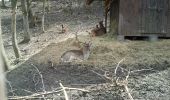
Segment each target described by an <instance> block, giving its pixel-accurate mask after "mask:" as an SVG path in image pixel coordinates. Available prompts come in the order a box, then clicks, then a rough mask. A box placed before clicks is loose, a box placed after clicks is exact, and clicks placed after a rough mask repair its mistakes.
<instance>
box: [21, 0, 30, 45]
mask: <svg viewBox="0 0 170 100" xmlns="http://www.w3.org/2000/svg"><path fill="white" fill-rule="evenodd" d="M21 6H22V13H23V27H24V40H23V41H22V42H21V43H28V42H29V41H30V40H31V36H30V31H29V22H28V7H27V6H26V0H21Z"/></svg>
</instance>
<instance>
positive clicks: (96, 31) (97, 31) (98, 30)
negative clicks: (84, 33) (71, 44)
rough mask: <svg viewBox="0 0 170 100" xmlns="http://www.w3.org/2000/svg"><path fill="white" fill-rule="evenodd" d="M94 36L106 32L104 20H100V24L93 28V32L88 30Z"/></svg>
mask: <svg viewBox="0 0 170 100" xmlns="http://www.w3.org/2000/svg"><path fill="white" fill-rule="evenodd" d="M88 33H89V34H90V35H91V36H92V37H95V36H101V35H103V34H106V28H105V27H104V25H103V21H100V22H99V26H98V25H96V27H95V28H94V29H92V30H91V32H88Z"/></svg>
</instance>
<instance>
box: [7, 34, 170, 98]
mask: <svg viewBox="0 0 170 100" xmlns="http://www.w3.org/2000/svg"><path fill="white" fill-rule="evenodd" d="M88 39H89V37H88V36H82V37H81V36H80V40H81V41H86V40H88ZM73 41H74V39H68V40H67V41H65V42H61V43H52V44H50V45H48V46H47V47H45V48H44V49H43V50H42V51H41V52H39V53H38V54H36V55H34V56H33V57H31V58H30V59H29V60H28V61H26V62H25V63H24V64H22V65H21V66H20V67H18V68H16V69H14V70H12V71H11V72H9V73H8V74H7V78H8V81H10V82H11V85H12V87H13V89H15V95H28V94H32V93H35V92H39V91H42V83H41V79H40V77H39V75H38V74H37V71H36V70H35V68H34V67H33V65H34V66H36V67H37V68H38V69H39V70H40V72H41V73H42V75H43V79H44V84H45V89H46V90H48V91H51V90H53V89H54V88H57V87H58V86H59V84H58V83H59V82H62V83H63V85H64V86H69V87H79V88H85V89H88V90H90V91H91V92H90V93H87V94H86V95H83V93H81V92H78V91H70V92H69V93H68V94H69V95H72V96H71V97H72V98H73V100H80V99H82V100H86V99H89V100H106V98H107V100H113V98H115V99H116V100H126V99H128V98H127V94H126V93H125V92H124V91H123V88H122V87H118V86H115V85H113V84H110V83H109V81H108V80H106V79H103V78H102V77H100V76H98V75H97V74H95V73H93V72H92V71H91V70H95V71H96V72H98V73H100V74H104V73H105V71H108V72H109V76H113V77H114V69H115V67H116V65H117V62H118V61H120V59H122V58H124V57H125V61H124V62H122V63H121V65H120V66H121V67H123V68H126V69H130V70H131V71H135V70H136V71H137V70H141V69H152V70H149V71H139V72H138V71H137V72H135V73H131V74H130V78H129V88H130V90H131V89H133V90H132V92H131V93H132V96H133V97H134V98H135V99H149V100H155V97H157V98H159V99H161V100H167V99H168V98H169V90H170V86H169V80H170V77H169V68H170V61H169V57H170V55H169V53H168V52H169V51H164V52H162V49H167V46H168V45H169V44H167V43H169V41H167V40H164V41H159V42H155V43H152V44H151V43H150V42H143V43H145V44H143V43H141V41H138V42H130V41H129V42H126V43H120V42H117V41H114V40H112V41H108V40H107V41H106V39H105V38H104V37H99V38H94V39H93V49H92V51H91V55H90V58H89V59H88V60H87V61H84V62H81V63H80V62H74V63H70V64H60V63H59V61H60V60H59V59H60V56H61V55H62V53H63V52H65V51H67V50H70V49H78V48H76V47H74V46H72V42H73ZM160 47H161V48H160ZM153 50H154V51H155V52H154V51H153ZM49 60H50V61H52V63H53V64H54V65H53V66H54V67H52V68H51V65H50V64H49V63H48V61H49ZM32 64H33V65H32ZM8 90H9V91H8V93H9V94H8V95H12V93H11V92H10V87H9V85H8ZM25 90H29V91H31V92H32V93H30V92H29V93H28V92H26V91H25ZM61 95H62V94H61ZM56 98H60V97H59V96H56Z"/></svg>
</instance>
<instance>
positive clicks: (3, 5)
mask: <svg viewBox="0 0 170 100" xmlns="http://www.w3.org/2000/svg"><path fill="white" fill-rule="evenodd" d="M1 2H2V7H3V8H6V6H5V1H4V0H2V1H1Z"/></svg>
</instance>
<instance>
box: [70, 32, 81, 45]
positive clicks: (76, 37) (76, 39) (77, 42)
mask: <svg viewBox="0 0 170 100" xmlns="http://www.w3.org/2000/svg"><path fill="white" fill-rule="evenodd" d="M74 35H75V40H74V41H73V43H72V46H74V47H78V48H82V44H83V42H81V41H80V40H79V39H78V35H77V33H75V34H74Z"/></svg>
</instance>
